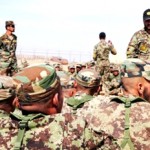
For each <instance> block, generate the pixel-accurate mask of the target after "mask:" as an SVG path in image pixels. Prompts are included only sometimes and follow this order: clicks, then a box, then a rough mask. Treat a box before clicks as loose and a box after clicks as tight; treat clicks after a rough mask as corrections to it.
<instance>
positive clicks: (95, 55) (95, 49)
mask: <svg viewBox="0 0 150 150" xmlns="http://www.w3.org/2000/svg"><path fill="white" fill-rule="evenodd" d="M93 60H94V61H96V60H97V46H94V49H93Z"/></svg>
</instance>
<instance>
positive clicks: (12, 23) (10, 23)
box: [5, 21, 15, 26]
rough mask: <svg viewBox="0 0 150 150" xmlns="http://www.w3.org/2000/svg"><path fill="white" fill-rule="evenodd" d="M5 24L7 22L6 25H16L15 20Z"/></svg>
mask: <svg viewBox="0 0 150 150" xmlns="http://www.w3.org/2000/svg"><path fill="white" fill-rule="evenodd" d="M5 24H6V26H9V25H15V24H14V22H13V21H6V22H5Z"/></svg>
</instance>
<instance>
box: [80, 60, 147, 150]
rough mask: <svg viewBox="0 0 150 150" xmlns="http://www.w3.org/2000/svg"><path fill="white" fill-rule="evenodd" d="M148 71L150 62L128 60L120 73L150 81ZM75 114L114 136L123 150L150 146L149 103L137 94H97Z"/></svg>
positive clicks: (144, 148)
mask: <svg viewBox="0 0 150 150" xmlns="http://www.w3.org/2000/svg"><path fill="white" fill-rule="evenodd" d="M149 70H150V65H147V64H145V63H142V62H141V63H139V62H137V63H136V62H135V63H130V62H128V61H127V62H125V63H124V64H123V66H122V75H123V76H124V77H130V78H132V77H138V76H140V77H141V76H143V77H144V78H146V79H147V80H150V71H149ZM78 115H80V116H81V115H82V116H84V118H85V119H86V120H87V122H88V123H90V124H92V127H93V128H94V129H96V130H97V131H99V129H104V131H105V132H106V133H107V134H111V135H112V136H114V137H115V138H116V139H117V142H118V144H119V145H120V146H121V147H122V148H123V149H125V150H129V149H131V150H133V149H135V150H148V149H149V147H150V138H149V134H150V133H149V132H150V123H149V122H150V103H149V102H148V101H146V100H144V99H142V98H140V97H135V96H133V95H130V94H129V95H128V96H127V95H126V96H125V95H124V96H123V97H114V96H109V97H108V96H101V95H100V96H98V97H96V98H95V99H93V100H92V101H89V102H87V103H86V104H85V105H84V107H83V108H82V109H80V111H78Z"/></svg>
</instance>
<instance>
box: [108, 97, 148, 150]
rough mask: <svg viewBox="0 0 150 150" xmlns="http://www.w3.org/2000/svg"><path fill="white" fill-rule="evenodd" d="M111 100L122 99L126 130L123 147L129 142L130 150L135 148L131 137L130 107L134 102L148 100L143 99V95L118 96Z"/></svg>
mask: <svg viewBox="0 0 150 150" xmlns="http://www.w3.org/2000/svg"><path fill="white" fill-rule="evenodd" d="M111 101H121V102H123V103H124V104H125V105H124V106H125V130H124V138H123V141H122V142H121V148H122V149H123V148H124V147H125V146H126V145H127V144H128V145H129V147H130V150H134V145H133V142H132V140H131V137H130V108H131V104H132V103H136V102H143V101H144V102H147V101H146V100H144V99H142V98H141V97H133V96H132V97H116V98H113V99H112V100H111Z"/></svg>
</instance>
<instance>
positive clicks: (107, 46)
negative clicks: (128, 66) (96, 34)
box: [93, 40, 117, 62]
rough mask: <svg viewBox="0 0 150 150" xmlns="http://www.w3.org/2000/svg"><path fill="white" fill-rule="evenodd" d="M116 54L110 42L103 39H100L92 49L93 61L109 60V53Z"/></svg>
mask: <svg viewBox="0 0 150 150" xmlns="http://www.w3.org/2000/svg"><path fill="white" fill-rule="evenodd" d="M110 52H111V53H112V54H114V55H115V54H116V53H117V52H116V50H115V48H114V45H113V44H112V43H111V42H106V41H105V40H100V42H99V43H98V44H96V45H95V47H94V50H93V59H94V60H95V61H98V62H99V61H102V60H109V53H110Z"/></svg>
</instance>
